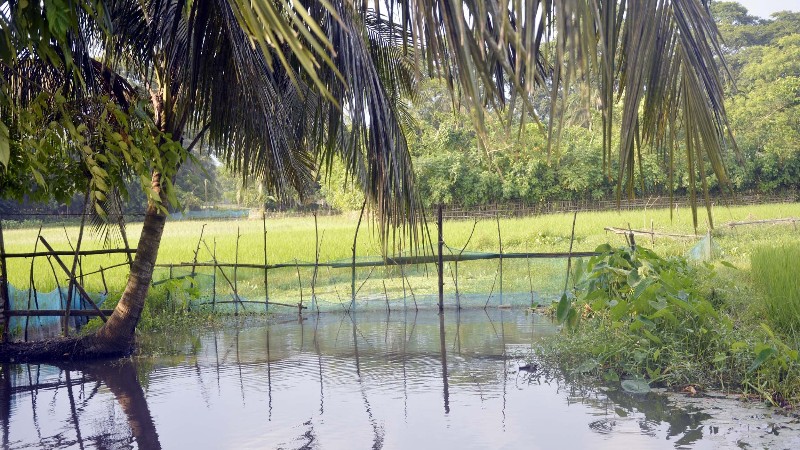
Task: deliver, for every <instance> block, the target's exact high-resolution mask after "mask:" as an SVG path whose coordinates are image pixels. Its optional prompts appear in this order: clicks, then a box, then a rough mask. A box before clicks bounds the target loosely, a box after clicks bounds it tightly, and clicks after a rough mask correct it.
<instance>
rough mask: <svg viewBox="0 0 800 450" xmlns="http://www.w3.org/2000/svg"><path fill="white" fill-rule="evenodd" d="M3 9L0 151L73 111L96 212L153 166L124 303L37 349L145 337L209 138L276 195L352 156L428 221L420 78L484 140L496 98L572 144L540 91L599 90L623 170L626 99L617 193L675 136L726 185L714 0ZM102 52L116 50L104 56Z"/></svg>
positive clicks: (113, 350)
mask: <svg viewBox="0 0 800 450" xmlns="http://www.w3.org/2000/svg"><path fill="white" fill-rule="evenodd" d="M373 7H374V9H373ZM0 22H2V24H3V33H2V36H1V37H2V39H0V58H2V63H3V68H4V75H5V76H4V78H3V85H2V88H3V89H2V97H0V101H2V104H1V105H0V107H2V108H3V122H4V123H5V125H4V126H3V127H0V164H2V165H3V166H6V167H9V166H10V165H11V163H13V162H14V161H16V160H23V161H22V163H19V164H18V165H17V167H24V166H26V165H27V166H28V167H32V166H34V165H35V163H34V162H32V161H34V159H35V158H30V157H29V156H25V155H23V154H22V153H23V152H24V150H25V149H32V150H35V153H36V152H38V153H39V155H40V156H41V158H43V159H44V160H50V159H55V160H59V155H60V154H59V153H58V151H56V150H54V149H50V148H49V147H46V146H45V147H44V149H42V147H37V143H38V142H40V141H42V139H43V137H41V133H40V132H39V131H37V129H36V127H32V126H30V123H31V122H35V121H36V120H38V121H40V122H46V120H47V119H49V118H50V117H43V114H41V111H42V110H43V107H45V106H48V107H51V108H52V107H55V110H56V111H57V113H56V114H55V115H54V116H53V118H55V119H57V120H55V121H50V122H46V123H48V124H52V123H55V125H51V128H52V132H51V133H52V136H50V138H51V139H53V138H55V137H56V136H55V135H59V134H60V135H61V136H66V137H67V141H68V143H69V144H68V145H67V146H68V147H70V148H71V151H72V153H69V155H71V157H72V158H74V159H76V160H78V161H80V162H81V164H82V165H83V166H84V167H85V171H84V172H85V175H86V177H87V178H88V180H89V185H90V190H91V192H92V196H93V198H94V199H95V200H98V201H99V202H98V203H97V204H98V205H99V206H100V207H102V204H101V202H102V201H103V200H104V197H105V196H106V193H107V192H108V189H109V188H110V186H111V185H116V184H118V179H119V178H122V177H123V176H124V175H126V174H130V173H134V174H136V175H139V176H140V177H143V176H144V175H145V173H147V172H149V173H150V176H149V177H143V179H142V185H143V189H144V190H145V191H146V192H147V193H148V194H149V205H148V208H147V212H146V215H145V219H144V225H143V231H142V235H141V238H140V241H139V246H138V248H137V253H136V257H135V260H134V263H133V265H132V267H131V274H130V278H129V282H128V285H127V287H126V289H125V291H124V293H123V295H122V298H121V299H120V301H119V303H118V305H117V307H116V309H115V311H114V313H113V315H112V316H111V317H110V318H109V320H108V322H107V323H106V324H105V325H104V326H103V327H102V328H100V330H98V332H97V333H96V334H95V335H92V336H89V337H86V338H82V339H80V340H77V341H58V342H53V343H49V344H48V345H49V347H47V348H44V349H42V348H41V347H40V348H39V349H30V348H29V349H28V350H29V352H28V353H24V351H25V350H23V349H21V348H20V347H13V346H9V345H6V346H4V350H3V351H12V350H13V351H17V352H23V354H24V355H27V356H28V357H34V356H40V355H42V354H43V353H42V352H45V353H47V352H49V354H50V355H51V356H52V355H58V356H59V357H63V356H64V352H65V350H66V352H67V353H68V355H69V357H73V358H78V357H89V356H98V355H116V354H124V353H125V352H128V351H129V350H130V348H131V343H132V338H133V334H134V333H133V332H134V328H135V326H136V324H137V322H138V319H139V316H140V314H141V311H142V309H143V307H144V303H145V298H146V295H147V290H148V287H149V285H150V281H151V278H152V271H153V265H154V263H155V259H156V255H157V252H158V246H159V243H160V239H161V234H162V231H163V227H164V222H165V215H164V204H165V203H166V202H167V201H168V200H169V199H170V196H171V194H170V193H171V192H172V189H171V177H172V176H173V175H174V173H175V172H176V170H177V167H179V166H180V164H181V163H182V162H183V161H184V160H185V159H186V158H187V157H189V151H190V150H192V148H193V144H194V142H197V139H198V138H200V139H207V140H208V141H209V142H210V143H211V144H212V145H213V146H214V147H215V148H217V149H218V152H219V155H220V156H221V157H222V158H223V159H224V160H225V161H227V162H228V163H229V165H231V166H232V167H234V169H236V170H237V171H239V172H240V173H242V174H243V176H253V177H257V178H259V179H261V180H262V181H263V182H264V183H265V184H266V185H267V186H269V187H270V188H272V189H273V190H274V191H275V193H276V194H281V193H283V192H286V191H287V189H296V190H298V191H302V189H303V187H304V186H305V185H306V184H307V183H308V182H309V180H311V179H313V176H314V173H315V167H317V166H319V165H321V164H324V165H328V166H330V165H331V164H332V161H333V160H334V159H335V158H341V159H342V160H343V162H344V166H345V169H346V170H347V171H348V173H350V174H351V175H352V176H353V177H354V178H355V179H356V180H357V181H358V182H359V184H360V185H361V186H362V188H363V189H364V191H365V194H366V198H367V199H368V200H369V203H370V204H371V205H372V207H373V208H374V210H375V212H376V213H377V216H378V217H379V223H380V224H382V228H381V229H382V230H383V231H384V232H386V231H387V230H388V229H389V227H398V226H404V225H406V224H413V223H415V222H417V221H418V220H419V218H420V214H419V211H418V206H417V201H416V197H415V195H414V190H413V177H412V176H411V173H412V172H411V169H410V165H411V164H410V159H409V156H408V151H407V148H406V141H405V136H404V133H403V122H404V119H405V117H406V114H405V113H404V108H403V102H402V98H403V96H404V95H407V94H409V93H410V92H411V90H412V87H413V81H414V78H415V76H416V74H418V73H426V74H427V75H430V76H442V77H444V78H445V79H446V80H447V82H448V84H449V86H450V87H451V89H452V92H453V93H454V94H457V95H458V96H459V97H460V98H461V99H463V101H464V102H465V104H466V105H468V106H469V111H470V115H471V117H472V121H473V124H474V125H475V127H476V129H477V130H478V131H479V134H480V135H484V133H483V122H484V115H485V114H487V112H488V113H497V114H501V111H502V110H504V109H508V110H512V111H513V110H514V109H516V108H519V110H520V111H522V113H523V116H524V117H528V118H530V120H539V119H542V120H544V121H546V122H548V123H549V124H550V129H551V130H553V131H552V136H553V138H552V139H551V141H552V142H557V137H558V135H559V132H558V130H559V128H560V126H559V123H560V120H559V118H558V117H557V111H559V108H555V107H553V108H550V111H553V112H552V113H549V116H548V117H542V118H538V117H537V111H536V110H535V108H534V106H533V103H532V101H531V98H532V95H534V94H535V93H536V92H538V91H539V90H542V89H545V90H547V92H549V98H550V103H551V104H557V103H558V102H560V101H563V100H562V98H564V97H565V93H567V92H568V91H570V90H573V89H579V90H580V91H582V92H584V93H585V94H584V98H585V99H586V101H587V102H589V101H591V100H592V99H594V98H597V99H599V101H598V102H597V105H598V107H599V108H600V110H601V111H602V113H603V118H604V127H603V130H604V131H603V133H604V137H605V138H604V149H605V150H604V152H603V154H604V164H605V165H606V167H609V168H610V161H611V159H612V158H613V153H612V144H611V143H612V140H611V133H612V130H613V128H612V121H613V119H614V117H615V112H614V108H615V105H616V104H617V99H622V103H621V109H622V111H621V114H620V116H621V122H620V124H621V127H620V129H621V130H622V131H621V136H620V147H619V149H618V156H617V159H618V161H619V174H620V176H619V179H620V180H627V182H626V183H627V184H625V185H620V189H619V191H620V195H622V194H623V192H624V191H625V189H627V192H628V193H629V195H630V194H631V193H632V188H631V186H632V182H633V181H632V180H633V172H634V167H635V165H636V162H637V153H640V152H641V147H642V146H643V145H647V144H653V145H658V146H667V144H668V142H669V141H670V140H671V139H672V138H674V136H678V135H680V136H684V137H685V139H686V146H685V147H686V149H687V153H686V156H687V158H688V160H689V164H690V168H691V172H690V173H694V172H695V171H699V172H700V173H701V175H704V172H703V171H704V170H705V169H704V168H705V165H704V164H703V163H702V162H703V160H704V159H708V161H709V162H710V163H711V166H712V167H713V168H714V170H715V172H716V173H717V176H718V178H719V179H721V180H723V181H724V180H725V179H726V175H725V171H724V167H722V165H721V160H722V158H721V154H722V151H723V145H722V143H723V140H724V138H725V136H726V134H727V133H728V131H727V121H726V119H725V112H724V107H723V103H722V79H721V76H720V73H719V71H718V69H717V64H716V63H717V61H718V59H717V58H718V57H720V56H721V49H720V46H719V44H718V42H717V31H716V28H715V24H714V22H713V20H712V19H711V15H710V13H709V10H708V5H707V2H706V1H704V0H672V1H669V0H553V1H547V2H545V1H539V0H525V1H521V0H520V1H513V2H505V1H503V2H501V1H485V0H392V1H388V2H373V3H370V2H367V1H363V2H356V1H353V0H333V1H330V0H329V1H326V2H322V1H315V0H301V1H296V2H277V1H274V0H252V1H250V0H248V1H244V0H195V1H192V2H188V1H185V0H138V1H133V0H81V1H78V2H65V1H64V0H43V1H42V2H39V3H33V2H27V1H17V0H10V1H9V2H7V3H5V4H4V7H3V8H0ZM90 48H91V49H96V48H102V49H103V51H104V58H103V60H102V62H98V61H95V60H94V59H92V58H91V54H90V52H89V49H90ZM54 49H55V50H54ZM33 69H35V70H33ZM43 75H53V76H50V77H49V78H48V80H49V81H48V83H47V86H43V87H48V88H49V89H50V96H45V98H42V97H41V96H39V95H32V94H29V95H26V96H25V97H24V98H22V99H20V96H19V95H18V92H19V91H20V89H19V87H20V86H21V87H22V90H23V91H24V92H29V93H31V92H34V91H35V90H36V89H35V86H36V84H37V83H39V84H42V82H41V81H40V79H41V78H42V77H43ZM594 79H599V80H600V82H599V84H598V83H593V82H592V80H594ZM119 80H127V81H125V82H122V81H119ZM128 86H138V91H139V94H138V95H133V93H132V92H133V91H136V89H127V87H128ZM123 88H124V89H123ZM142 90H144V91H145V92H146V93H142V92H141V91H142ZM128 91H130V92H128ZM126 92H127V93H126ZM111 94H115V95H111ZM122 94H124V95H122ZM129 97H130V98H129ZM143 98H144V99H147V100H149V105H147V106H146V107H144V106H143V105H142V104H141V100H142V99H143ZM137 100H138V101H139V102H137ZM88 105H93V106H92V107H89V106H88ZM30 111H34V112H33V113H30ZM26 114H34V115H33V118H31V116H30V115H26ZM88 118H92V120H87V119H88ZM108 118H111V119H113V120H110V121H108V122H110V124H103V123H102V122H103V120H104V119H108ZM20 119H25V120H20ZM95 119H100V120H95ZM76 120H77V121H82V120H83V121H86V122H88V123H85V124H83V125H84V126H83V127H80V126H75V124H74V122H75V121H76ZM6 122H7V123H6ZM678 129H680V130H681V131H682V133H680V134H679V133H677V130H678ZM142 130H144V131H142ZM195 133H196V134H195ZM198 135H199V136H198ZM148 136H149V138H150V139H149V140H148V139H147V138H148ZM32 137H36V138H37V139H33V138H32ZM190 139H191V140H190ZM45 140H46V139H45ZM187 141H188V142H187ZM51 147H55V146H52V145H51ZM134 149H135V151H134ZM38 157H39V156H37V158H38ZM638 160H639V162H640V163H641V156H639V157H638ZM26 161H27V162H26ZM42 167H44V166H42ZM609 170H610V169H609ZM117 174H119V175H117ZM701 180H703V182H704V180H705V177H704V176H702V177H701ZM39 181H40V182H43V180H39ZM691 182H692V188H693V192H694V188H695V186H694V178H692V180H691ZM43 184H44V183H43Z"/></svg>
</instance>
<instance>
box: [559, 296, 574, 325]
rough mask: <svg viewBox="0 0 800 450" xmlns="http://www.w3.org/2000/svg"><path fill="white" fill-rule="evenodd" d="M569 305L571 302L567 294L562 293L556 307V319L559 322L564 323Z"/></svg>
mask: <svg viewBox="0 0 800 450" xmlns="http://www.w3.org/2000/svg"><path fill="white" fill-rule="evenodd" d="M571 306H572V303H571V302H570V301H569V298H567V294H562V295H561V300H559V302H558V306H557V307H556V319H558V322H559V323H564V322H565V321H566V320H567V316H568V315H569V311H570V309H571Z"/></svg>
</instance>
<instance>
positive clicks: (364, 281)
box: [153, 249, 587, 313]
mask: <svg viewBox="0 0 800 450" xmlns="http://www.w3.org/2000/svg"><path fill="white" fill-rule="evenodd" d="M447 250H449V251H450V252H448V253H443V259H444V261H443V267H444V273H443V291H444V296H443V304H444V307H445V308H458V307H463V308H470V307H511V306H536V305H543V304H549V303H550V302H552V301H553V300H555V299H557V298H558V297H559V296H560V295H561V294H562V293H563V290H564V287H565V284H566V277H567V270H566V267H567V261H568V257H567V255H566V254H542V253H530V254H527V253H504V254H502V255H501V254H499V253H488V252H467V251H465V252H463V253H460V254H459V249H446V251H447ZM581 256H583V257H585V256H587V255H582V254H578V253H576V254H575V255H574V258H577V257H581ZM153 280H154V281H153V285H154V286H156V287H161V289H164V290H166V291H167V295H168V296H169V298H170V302H171V303H172V304H173V306H174V307H176V308H186V309H192V310H200V309H208V310H214V311H224V312H239V313H248V312H265V311H274V312H280V311H287V309H289V308H295V309H298V308H305V309H307V310H311V311H343V310H350V309H351V308H356V309H371V310H376V309H390V310H392V309H402V308H410V309H424V308H437V307H438V303H439V294H438V283H439V281H438V266H437V256H436V255H422V256H410V255H406V256H401V257H389V258H382V257H375V256H373V257H369V256H365V257H357V258H356V259H355V261H354V260H353V259H352V258H347V259H340V260H335V261H326V262H320V263H315V262H313V261H292V262H288V263H283V264H274V265H269V266H267V267H266V268H265V267H264V266H263V265H260V266H259V265H251V264H238V265H235V264H223V263H218V264H215V263H213V262H202V263H196V264H190V263H185V264H180V265H170V266H162V267H158V268H157V270H156V273H155V274H154V277H153Z"/></svg>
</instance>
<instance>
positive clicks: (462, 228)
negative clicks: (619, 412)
mask: <svg viewBox="0 0 800 450" xmlns="http://www.w3.org/2000/svg"><path fill="white" fill-rule="evenodd" d="M714 214H715V221H716V223H717V224H718V228H717V229H716V230H715V231H714V237H715V239H716V242H717V243H718V244H719V245H720V247H721V248H722V250H723V252H724V255H725V257H726V258H727V259H728V260H729V261H731V262H732V263H734V264H735V265H736V266H738V267H740V268H744V269H749V265H750V258H749V256H750V254H751V253H752V252H753V251H754V249H756V248H758V247H759V246H763V245H766V244H774V243H782V242H792V241H797V240H798V233H797V232H796V231H795V230H794V229H793V228H792V226H790V225H778V226H757V227H739V228H735V229H727V228H725V227H722V226H720V225H721V224H722V223H724V222H728V221H734V220H744V219H748V218H749V219H765V218H777V217H788V216H794V217H798V216H800V204H798V203H792V204H774V205H762V206H748V207H731V208H726V207H715V208H714ZM702 217H703V216H702V215H701V218H702ZM357 219H358V217H357V214H353V213H351V214H346V215H341V216H325V217H320V218H319V233H320V236H321V251H320V259H321V261H333V260H343V259H345V260H346V259H349V258H350V256H351V246H352V242H353V234H354V232H355V226H356V222H357ZM202 225H203V222H199V221H171V222H168V223H167V225H166V228H165V231H164V236H163V239H162V242H161V247H160V250H159V256H158V263H179V262H190V261H192V258H193V255H194V251H195V248H196V245H197V241H198V238H199V237H200V230H201V228H202ZM571 226H572V215H571V214H552V215H545V216H538V217H529V218H520V219H503V220H500V232H501V235H502V241H503V250H504V251H506V252H524V251H530V252H566V251H567V250H568V249H569V241H570V230H571ZM607 226H614V227H621V228H627V227H628V226H630V227H632V228H635V229H636V228H638V229H642V228H644V229H648V230H649V229H650V228H651V226H652V227H653V229H654V230H655V231H661V232H670V233H680V234H692V233H694V230H693V227H692V219H691V213H690V211H688V210H686V209H681V210H678V211H677V212H675V213H674V214H673V216H672V218H671V217H670V212H669V210H664V209H655V210H642V211H623V212H618V211H608V212H586V213H579V214H578V218H577V223H576V227H575V243H574V250H575V251H591V250H594V249H595V248H596V247H597V246H598V245H600V244H603V243H606V242H609V243H612V245H621V244H623V243H624V240H623V238H622V237H621V236H618V235H614V234H612V233H607V232H605V231H603V228H604V227H607ZM262 227H263V225H262V222H261V220H235V221H209V222H207V225H206V227H205V231H204V238H205V241H206V242H207V244H208V246H209V248H213V247H214V242H216V254H217V260H218V261H221V262H233V261H234V259H235V256H236V234H237V229H238V231H239V232H240V234H241V237H240V240H239V262H242V263H256V264H262V263H263V261H264V247H263V231H262V230H263V228H262ZM472 227H473V222H472V221H469V220H461V221H446V222H445V224H444V238H445V242H446V243H447V244H448V245H449V246H450V247H451V248H453V249H455V250H453V251H458V250H460V248H461V247H462V246H464V245H465V244H466V242H467V239H468V237H469V235H470V232H471V230H472ZM36 232H37V228H21V229H9V230H6V232H5V240H6V251H7V252H29V251H32V250H33V249H34V244H35V242H36ZM140 232H141V224H140V223H132V224H130V225H129V226H128V235H129V238H130V241H131V245H132V246H135V245H136V243H137V241H138V236H139V234H140ZM697 232H698V233H699V234H704V233H705V232H706V227H705V226H701V227H700V228H699V229H698V230H697ZM42 234H43V235H44V236H45V237H46V238H47V240H48V241H49V242H50V243H51V245H52V246H53V247H54V248H55V249H59V250H68V249H69V248H70V245H69V243H68V239H67V236H69V241H71V242H72V243H73V244H74V243H75V241H76V240H77V235H78V227H77V226H75V225H73V226H69V227H66V232H65V229H64V228H62V227H61V226H52V227H45V228H44V229H43V230H42ZM430 234H431V236H432V237H433V238H434V239H435V235H436V227H435V225H434V224H431V225H430ZM314 239H315V238H314V221H313V219H312V218H311V217H292V218H281V219H268V221H267V247H268V249H267V257H268V260H269V262H270V263H291V262H293V261H295V260H297V261H301V262H302V261H306V262H311V261H313V260H314ZM640 240H641V239H640ZM642 243H643V244H645V245H647V246H648V247H650V248H652V249H653V250H654V251H656V252H657V253H658V254H662V255H682V254H685V253H686V252H687V251H688V250H689V249H690V248H691V247H692V246H693V245H694V244H695V243H696V240H694V239H681V240H672V239H665V238H660V239H656V240H655V242H654V243H650V242H646V243H645V242H642ZM82 248H84V249H97V248H102V243H101V242H100V241H99V239H98V238H97V237H96V236H93V235H92V234H89V233H87V235H86V237H85V239H84V242H83V245H82ZM380 248H381V245H380V240H379V238H378V236H377V235H376V234H375V233H374V229H373V227H372V226H371V224H370V222H369V221H365V222H364V223H362V228H361V231H360V233H359V239H358V249H357V254H358V255H359V257H362V256H379V255H380ZM42 249H43V248H42V246H41V245H39V250H42ZM467 250H471V251H486V252H497V251H498V250H499V243H498V237H497V224H496V222H495V220H493V219H485V220H481V221H479V222H478V223H477V225H476V226H475V232H474V235H473V237H472V240H471V241H470V242H469V245H468V248H467ZM428 251H429V250H428ZM63 259H64V261H65V263H66V264H67V265H68V266H69V265H71V258H70V257H65V258H63ZM210 259H211V255H210V252H209V251H208V250H207V249H206V248H205V247H201V250H200V254H199V257H198V260H199V261H210ZM123 261H124V257H123V256H121V255H114V256H93V257H86V258H84V260H83V269H84V272H90V271H94V270H97V269H98V268H99V267H100V266H103V267H108V266H111V265H114V264H118V263H120V262H123ZM30 263H31V261H30V259H12V260H9V280H10V281H11V283H12V284H14V286H17V287H19V288H21V289H25V288H27V287H28V286H29V284H30V283H29V279H30V273H29V272H30ZM563 265H564V263H563V261H551V262H549V263H548V264H545V263H544V262H543V261H532V262H531V272H532V273H533V274H534V276H535V278H536V279H537V280H539V281H547V280H550V281H552V283H550V284H552V285H553V286H555V285H557V284H559V283H563V276H564V275H563V271H564V267H563ZM450 268H451V269H452V268H453V267H452V265H450ZM418 271H419V270H418ZM496 271H497V261H484V262H475V263H461V264H459V290H460V291H461V292H487V291H488V290H489V288H490V287H491V284H492V283H493V279H494V277H495V273H496ZM328 272H331V273H328ZM345 272H347V271H346V270H334V271H328V270H322V271H321V272H320V277H323V276H327V277H329V278H330V279H332V280H333V281H332V283H333V284H336V285H337V286H336V289H338V292H339V294H338V295H339V296H347V295H349V273H345ZM397 272H398V271H397V270H396V269H385V270H384V269H380V270H379V269H376V271H375V273H374V274H373V277H372V278H371V279H370V281H369V282H367V284H366V285H365V286H364V288H363V290H362V293H371V294H382V293H383V286H382V280H383V279H384V278H385V279H386V280H387V288H388V289H389V290H390V291H392V292H390V294H391V293H396V292H398V290H400V289H401V282H400V280H399V273H397ZM420 272H424V271H420ZM33 273H34V278H35V280H36V285H37V288H38V289H41V290H48V289H52V288H54V287H55V282H54V280H53V270H52V269H51V267H50V265H49V264H48V262H47V260H46V259H45V258H37V259H36V261H35V263H34V267H33ZM56 273H57V274H58V276H59V278H60V280H61V281H60V282H61V283H62V284H63V283H64V277H63V275H62V273H61V271H60V270H59V269H58V267H56ZM259 273H261V272H259ZM368 273H369V271H368V270H360V271H359V277H360V279H361V280H363V279H365V278H366V276H367V274H368ZM527 273H528V266H527V263H526V262H525V261H524V260H516V261H512V260H506V261H505V262H504V288H507V290H509V291H517V292H520V291H527V290H528V289H529V285H528V281H527ZM380 275H383V276H380ZM407 275H408V274H407ZM427 275H428V276H422V275H420V274H414V276H413V277H412V278H413V279H411V280H410V281H412V282H415V284H414V286H413V289H414V290H415V292H416V291H419V292H418V293H433V292H434V290H435V282H434V281H433V280H432V279H430V276H431V269H429V270H428V271H427ZM126 276H127V268H126V267H120V268H118V269H113V270H110V271H107V272H106V281H107V284H108V286H109V288H110V289H111V290H112V291H120V290H121V289H122V287H123V286H124V284H125V280H126ZM242 276H243V277H244V278H250V279H252V280H253V281H252V283H253V285H254V287H253V288H254V289H255V287H256V285H257V284H263V275H258V274H257V273H252V274H250V275H247V272H246V271H245V272H243V274H242ZM270 276H271V277H273V272H271V274H270ZM310 278H311V271H310V270H306V269H301V280H302V281H303V282H304V283H305V289H306V292H305V294H306V296H308V294H309V293H310V292H309V290H308V284H309V282H310ZM556 278H559V279H560V280H561V281H559V282H556V281H555V279H556ZM258 279H262V281H261V282H257V280H258ZM337 280H338V281H337ZM273 281H274V285H273ZM446 283H447V286H446V288H445V289H446V290H447V292H454V290H455V287H454V286H453V282H452V275H451V273H450V271H448V272H447V276H446ZM359 284H360V281H359ZM86 285H87V288H88V289H89V290H90V291H98V290H101V288H102V281H101V279H100V277H99V276H96V275H93V276H90V277H87V279H86ZM270 285H271V290H272V288H273V286H274V289H275V291H276V294H277V293H279V292H280V291H286V294H285V296H292V295H293V296H297V295H298V294H299V292H298V284H297V274H296V271H295V270H287V269H283V270H279V271H274V280H273V279H271V280H270ZM498 287H499V286H498ZM551 287H552V286H551ZM331 295H334V294H333V293H332V294H331Z"/></svg>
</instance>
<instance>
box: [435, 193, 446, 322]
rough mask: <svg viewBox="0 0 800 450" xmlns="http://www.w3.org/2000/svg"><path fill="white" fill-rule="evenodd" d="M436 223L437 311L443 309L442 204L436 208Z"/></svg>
mask: <svg viewBox="0 0 800 450" xmlns="http://www.w3.org/2000/svg"><path fill="white" fill-rule="evenodd" d="M436 224H437V225H438V227H439V244H438V245H439V249H438V250H439V267H438V269H439V312H442V311H444V263H443V261H442V248H443V247H444V236H443V233H442V205H441V204H439V207H438V208H437V209H436Z"/></svg>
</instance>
